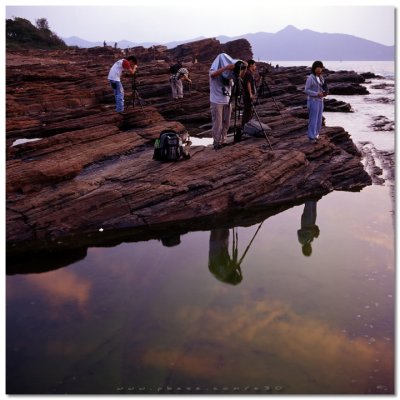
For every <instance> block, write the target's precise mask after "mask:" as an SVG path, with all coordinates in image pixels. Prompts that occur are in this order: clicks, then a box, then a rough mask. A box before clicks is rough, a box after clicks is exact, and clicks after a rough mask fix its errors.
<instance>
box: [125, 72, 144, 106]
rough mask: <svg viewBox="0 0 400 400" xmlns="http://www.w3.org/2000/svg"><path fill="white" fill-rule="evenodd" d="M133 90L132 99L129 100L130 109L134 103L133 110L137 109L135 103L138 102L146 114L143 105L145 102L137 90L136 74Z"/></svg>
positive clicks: (133, 80) (132, 83) (132, 80)
mask: <svg viewBox="0 0 400 400" xmlns="http://www.w3.org/2000/svg"><path fill="white" fill-rule="evenodd" d="M131 89H132V91H131V97H130V99H129V103H128V107H129V105H130V104H131V103H132V108H135V102H137V103H138V104H139V105H140V107H141V109H142V111H143V112H144V110H143V104H142V102H144V101H143V100H142V98H141V97H140V94H139V91H138V90H137V83H136V74H134V75H133V76H132V79H131Z"/></svg>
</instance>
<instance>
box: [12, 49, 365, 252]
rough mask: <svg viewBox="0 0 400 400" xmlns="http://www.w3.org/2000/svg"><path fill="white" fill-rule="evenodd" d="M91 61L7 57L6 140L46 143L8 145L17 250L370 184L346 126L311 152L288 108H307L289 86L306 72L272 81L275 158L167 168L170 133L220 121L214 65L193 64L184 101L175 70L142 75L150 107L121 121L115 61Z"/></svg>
mask: <svg viewBox="0 0 400 400" xmlns="http://www.w3.org/2000/svg"><path fill="white" fill-rule="evenodd" d="M48 54H49V55H48V56H49V57H51V58H53V57H54V54H50V53H48ZM82 54H86V53H82ZM82 54H81V53H79V52H76V50H75V51H74V52H72V53H71V54H69V55H68V54H64V53H59V54H57V55H56V56H57V57H58V58H59V60H60V62H59V63H57V64H54V63H53V64H52V67H51V69H50V70H49V69H48V68H47V66H46V56H47V53H44V54H41V55H42V58H41V59H40V60H41V61H40V63H38V62H37V61H35V62H36V63H34V64H30V63H29V57H28V56H29V54H28V55H27V56H26V57H23V58H21V60H22V59H23V61H24V63H23V64H22V65H20V64H18V60H20V58H18V57H19V56H18V55H17V54H13V55H12V57H11V56H7V62H10V65H9V67H8V71H7V143H8V145H11V143H12V142H13V141H14V140H16V139H23V138H41V139H42V140H39V141H35V142H29V143H24V144H21V145H19V146H15V147H8V148H7V242H8V243H10V244H11V243H18V242H24V241H47V240H49V241H52V240H55V241H57V240H58V239H60V238H65V237H68V236H70V235H76V234H83V233H94V232H98V230H99V229H100V228H103V229H105V230H113V229H123V228H130V229H133V228H136V229H142V228H149V227H152V226H156V225H158V224H164V223H170V222H172V221H178V222H185V223H187V222H190V221H191V220H194V219H198V218H200V217H208V218H210V217H213V216H215V215H219V214H225V213H228V212H241V211H243V210H247V209H250V208H252V207H260V208H267V209H268V208H272V207H277V206H287V205H289V204H293V203H296V202H299V201H301V200H302V199H305V198H307V197H308V196H315V195H322V194H325V193H328V192H329V191H332V190H335V189H336V190H357V189H360V188H362V187H363V186H365V185H368V184H370V178H369V176H368V175H367V174H366V172H365V171H364V169H363V166H362V164H361V162H360V155H359V153H358V152H357V150H356V148H355V146H354V144H353V143H352V142H351V140H350V138H349V135H348V134H347V133H346V132H345V131H344V130H343V129H342V128H324V129H323V133H322V135H321V139H320V141H319V143H318V144H316V145H315V144H312V143H309V142H308V140H307V137H306V126H307V120H306V119H304V118H302V117H297V116H295V114H291V112H290V109H289V108H287V107H289V106H290V107H293V108H294V109H295V108H296V107H299V106H300V105H301V106H302V107H305V96H304V93H302V91H301V90H299V89H297V88H296V85H294V84H292V83H291V79H292V78H293V79H294V80H295V81H296V82H298V81H299V79H300V78H301V77H304V78H305V76H306V71H305V70H304V68H299V69H296V68H295V69H288V70H285V69H284V68H280V69H279V71H275V72H272V73H271V76H270V77H269V79H270V83H271V86H272V84H273V93H274V100H277V102H275V101H274V102H273V101H271V98H268V96H267V97H266V98H262V99H260V103H259V105H258V106H257V109H258V112H259V115H260V118H261V119H262V120H263V122H265V123H267V124H268V125H269V126H271V127H272V132H271V133H270V137H269V138H270V140H271V143H272V147H273V151H271V150H270V149H269V147H268V146H267V143H266V141H265V139H247V140H244V141H242V142H240V143H238V144H235V145H232V146H228V147H226V148H223V149H222V150H219V151H214V150H212V149H211V148H208V147H207V148H205V147H197V148H192V150H191V154H192V157H191V159H190V160H186V161H181V162H178V163H172V164H162V163H159V162H156V161H153V160H152V145H153V142H154V139H155V138H156V137H157V136H158V134H159V132H160V131H161V130H162V129H165V128H174V129H176V130H178V131H183V130H184V129H185V128H186V129H188V130H189V132H190V133H191V134H195V133H197V132H198V129H197V130H196V126H199V125H200V124H201V123H206V122H209V120H210V115H209V99H208V96H209V94H208V87H207V80H208V77H207V76H208V75H207V71H208V68H209V62H207V63H204V64H200V63H198V64H193V65H192V68H191V71H192V79H193V81H194V82H196V84H194V85H193V87H192V90H191V93H190V96H189V95H188V96H187V97H186V98H185V99H183V100H182V101H180V102H178V103H174V102H172V101H170V100H169V86H168V73H167V72H166V71H167V70H168V69H167V67H168V64H166V63H164V64H162V65H161V64H159V63H158V62H157V63H150V64H148V65H147V66H146V67H144V66H142V67H143V75H142V77H141V79H142V83H141V87H140V92H141V94H142V95H143V97H145V98H146V102H147V105H146V106H145V107H144V108H143V109H141V107H139V106H138V105H137V106H135V108H132V107H130V108H129V109H128V110H127V112H126V114H125V115H123V116H121V115H118V114H116V113H114V112H113V111H112V110H111V109H112V107H113V101H114V100H113V96H112V92H111V90H110V88H109V87H108V86H107V82H104V75H106V73H105V71H107V70H108V68H109V66H110V63H111V62H112V61H113V59H110V56H109V55H107V54H106V55H104V57H103V58H102V57H98V58H97V59H96V63H98V64H93V63H92V62H89V63H88V60H87V57H88V56H87V55H86V56H83V55H82ZM69 57H71V58H72V59H74V57H75V58H76V60H75V61H71V60H70V58H69ZM13 63H15V64H16V66H15V67H13ZM94 71H96V73H94ZM291 71H293V74H295V75H294V76H293V77H292V75H291V73H292V72H291ZM141 73H142V72H141ZM98 77H100V78H98ZM21 80H22V81H25V82H26V83H27V84H26V85H21ZM44 82H45V83H46V84H45V85H44V84H43V83H44ZM274 82H276V83H274ZM296 84H297V83H296ZM149 103H151V104H152V105H151V106H150V105H148V104H149ZM299 115H300V113H299ZM184 116H185V118H184V119H182V117H184ZM165 118H168V120H169V121H167V120H166V119H165ZM179 118H181V120H182V122H183V121H184V123H185V126H183V125H182V124H181V123H180V122H176V121H177V120H178V119H179ZM18 247H19V245H18V244H17V245H16V247H14V248H15V249H16V248H18Z"/></svg>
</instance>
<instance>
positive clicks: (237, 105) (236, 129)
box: [229, 76, 242, 143]
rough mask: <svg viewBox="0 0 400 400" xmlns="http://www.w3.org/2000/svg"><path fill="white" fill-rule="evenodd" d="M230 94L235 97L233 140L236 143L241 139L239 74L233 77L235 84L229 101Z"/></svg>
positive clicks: (240, 85) (240, 83)
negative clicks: (239, 124)
mask: <svg viewBox="0 0 400 400" xmlns="http://www.w3.org/2000/svg"><path fill="white" fill-rule="evenodd" d="M232 96H234V98H235V111H234V125H233V141H234V142H235V143H236V142H240V141H241V140H242V128H241V127H240V126H238V121H239V120H240V110H241V106H240V103H241V100H242V81H241V79H240V77H239V76H238V77H237V78H236V79H235V84H234V86H233V91H232V95H231V98H230V100H229V102H231V101H232Z"/></svg>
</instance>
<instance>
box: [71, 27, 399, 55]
mask: <svg viewBox="0 0 400 400" xmlns="http://www.w3.org/2000/svg"><path fill="white" fill-rule="evenodd" d="M204 38H205V37H204V36H202V37H198V38H195V39H189V40H182V41H174V42H168V43H160V42H141V43H135V42H130V41H128V40H121V41H119V42H116V43H117V47H118V48H130V47H136V46H143V47H151V46H154V45H164V46H167V47H168V48H173V47H176V46H178V45H180V44H184V43H189V42H193V41H197V40H201V39H204ZM216 39H218V40H219V41H220V42H221V43H226V42H229V41H232V40H236V39H247V40H248V41H249V42H250V44H251V46H252V50H253V55H254V58H255V59H261V60H279V61H292V60H297V61H309V60H316V59H321V60H325V61H337V60H342V61H394V59H395V46H387V45H383V44H380V43H377V42H374V41H372V40H368V39H363V38H360V37H358V36H353V35H349V34H344V33H324V32H316V31H312V30H310V29H302V30H301V29H298V28H296V27H295V26H293V25H288V26H286V27H285V28H283V29H282V30H280V31H278V32H276V33H268V32H256V33H246V34H243V35H238V36H232V37H231V36H226V35H220V36H217V37H216ZM63 40H64V41H65V43H66V44H67V45H69V46H78V47H95V46H103V42H89V41H86V40H84V39H81V38H77V37H76V36H73V37H70V38H63ZM108 44H109V45H112V46H114V45H115V42H113V43H108Z"/></svg>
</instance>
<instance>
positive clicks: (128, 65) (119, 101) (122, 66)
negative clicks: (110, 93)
mask: <svg viewBox="0 0 400 400" xmlns="http://www.w3.org/2000/svg"><path fill="white" fill-rule="evenodd" d="M137 64H138V62H137V59H136V57H135V56H129V57H128V58H127V59H125V58H123V59H121V60H118V61H116V62H115V63H114V64H113V66H112V67H111V69H110V72H109V73H108V80H109V81H110V84H111V87H112V88H113V89H114V95H115V103H116V107H115V110H116V111H117V112H119V113H122V112H123V111H124V88H123V86H122V83H121V75H122V73H123V72H124V71H126V72H128V73H130V74H131V75H132V76H133V75H134V74H135V72H136V68H137Z"/></svg>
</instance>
